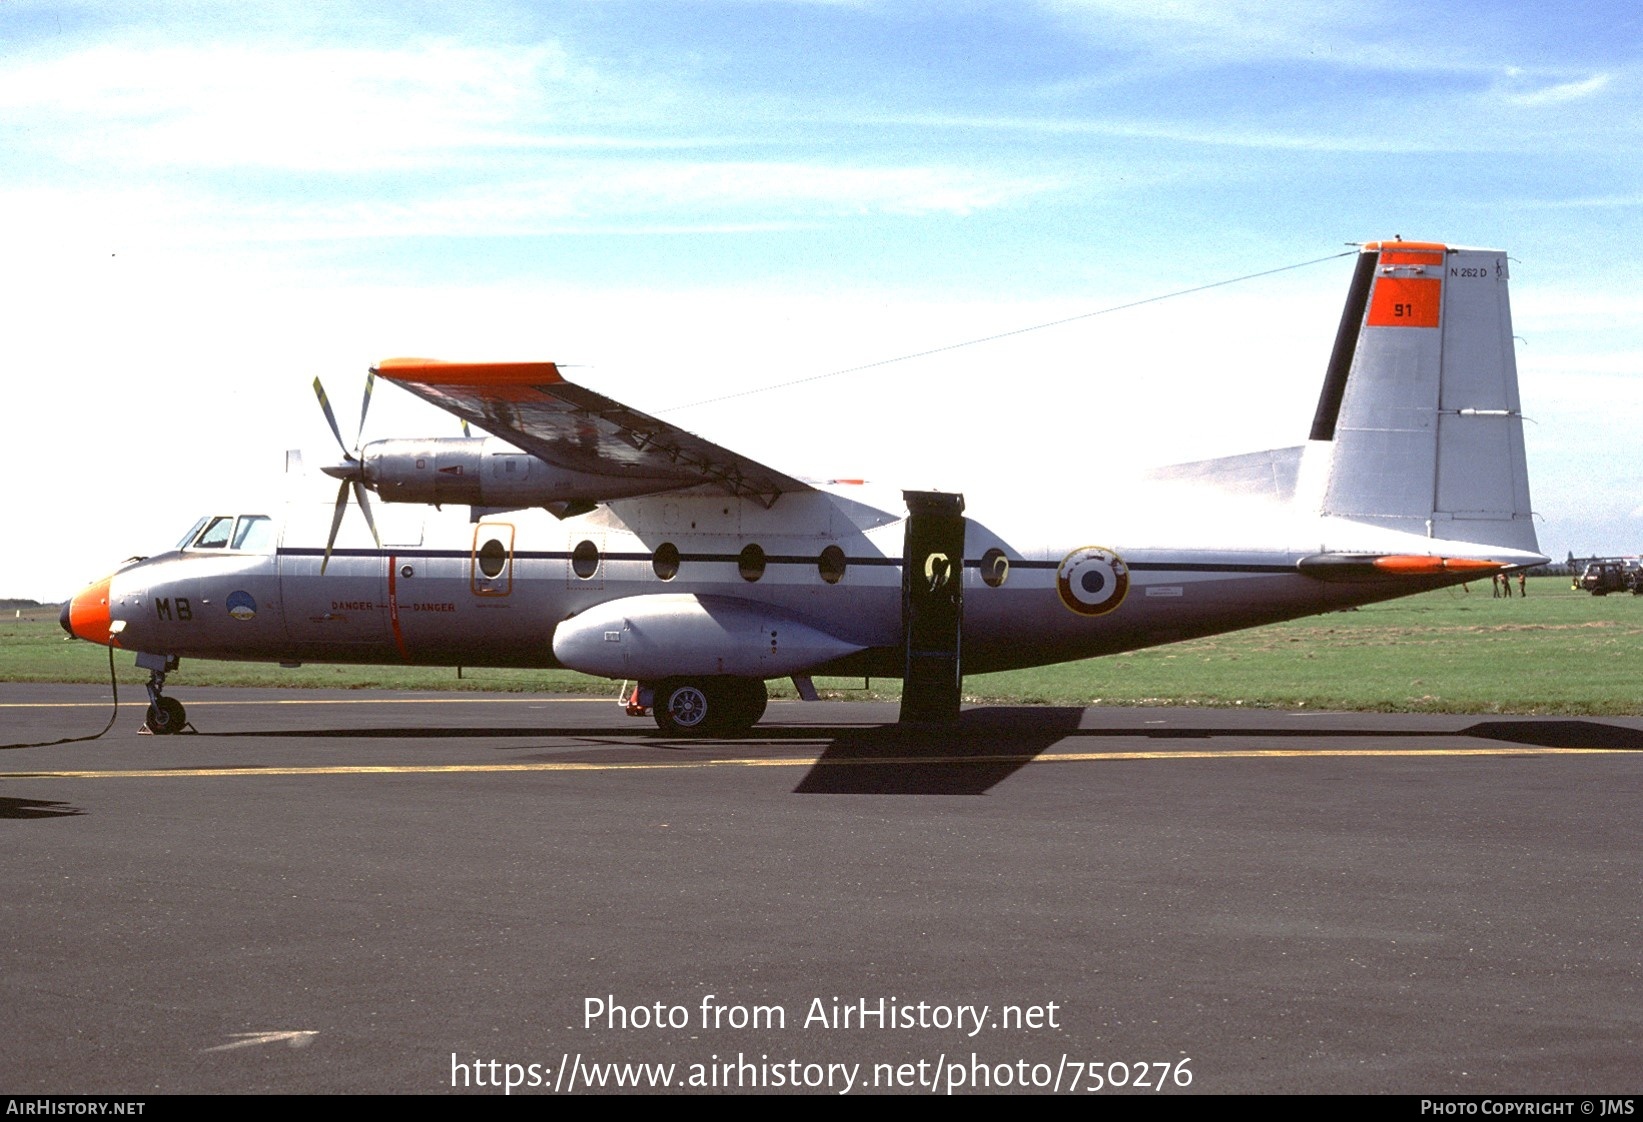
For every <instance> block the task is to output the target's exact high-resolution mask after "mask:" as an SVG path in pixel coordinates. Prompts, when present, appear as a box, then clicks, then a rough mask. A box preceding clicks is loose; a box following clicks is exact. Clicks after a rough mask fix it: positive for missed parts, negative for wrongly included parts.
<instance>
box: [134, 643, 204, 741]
mask: <svg viewBox="0 0 1643 1122" xmlns="http://www.w3.org/2000/svg"><path fill="white" fill-rule="evenodd" d="M137 665H138V666H140V667H143V668H144V669H146V670H147V671H148V682H147V683H146V684H145V686H144V688H145V689H146V690H147V691H148V712H147V713H146V714H144V716H143V729H142V731H143V732H146V733H149V734H151V735H153V736H169V735H171V734H172V733H175V732H182V731H183V729H184V728H191V727H192V726H190V725H189V724H188V712H187V710H185V709H184V708H183V703H182V702H180V701H178V700H177V699H176V698H174V697H166V696H165V694H164V690H165V675H166V671H167V670H174V669H176V667H177V660H176V659H174V658H167V657H165V656H163V655H146V654H139V655H138V656H137Z"/></svg>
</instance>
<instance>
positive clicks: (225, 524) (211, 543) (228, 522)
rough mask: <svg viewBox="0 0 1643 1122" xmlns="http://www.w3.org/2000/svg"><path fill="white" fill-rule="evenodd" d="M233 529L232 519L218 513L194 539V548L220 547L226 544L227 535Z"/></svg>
mask: <svg viewBox="0 0 1643 1122" xmlns="http://www.w3.org/2000/svg"><path fill="white" fill-rule="evenodd" d="M233 531H234V520H233V519H232V518H229V517H227V516H225V515H219V516H217V517H216V518H213V519H212V520H211V521H210V522H209V523H207V524H206V527H205V529H204V530H201V531H200V536H199V537H197V538H195V539H194V548H195V549H221V548H223V547H224V546H226V545H227V544H228V536H229V535H230V534H231V533H233Z"/></svg>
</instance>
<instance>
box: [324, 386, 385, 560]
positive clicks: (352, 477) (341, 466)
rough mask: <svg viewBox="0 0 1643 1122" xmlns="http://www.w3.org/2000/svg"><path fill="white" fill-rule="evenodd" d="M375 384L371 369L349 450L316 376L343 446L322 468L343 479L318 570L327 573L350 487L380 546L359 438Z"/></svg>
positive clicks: (329, 419) (330, 422)
mask: <svg viewBox="0 0 1643 1122" xmlns="http://www.w3.org/2000/svg"><path fill="white" fill-rule="evenodd" d="M375 385H376V372H375V371H372V372H371V373H370V374H367V375H366V376H365V397H364V399H363V400H361V401H360V403H359V429H358V431H357V432H356V434H355V436H354V448H353V451H349V449H348V442H347V441H345V440H343V439H342V430H341V429H340V428H338V427H337V418H336V414H335V413H333V412H332V411H331V399H330V398H328V397H326V396H325V387H324V386H323V385H321V384H320V380H319V379H318V378H315V379H314V396H316V397H318V398H319V407H320V409H321V411H323V412H324V414H325V422H326V424H328V425H330V426H331V435H332V436H334V437H336V438H337V447H339V448H341V449H342V459H341V461H339V462H337V463H334V464H325V465H323V466H322V467H321V468H320V470H321V471H323V472H324V473H325V474H326V475H329V476H331V477H332V478H333V479H339V480H341V481H342V482H341V483H339V484H338V485H337V508H336V512H335V513H334V514H332V515H331V535H330V537H328V538H326V539H325V558H324V560H322V561H321V562H320V565H319V571H320V574H321V575H324V573H325V568H326V566H327V565H329V564H330V563H331V548H332V547H333V546H334V545H336V542H337V531H338V530H340V529H342V514H343V511H345V510H346V509H347V508H348V490H349V488H350V487H352V488H353V491H354V499H355V501H356V502H358V503H359V512H360V513H361V514H363V515H364V516H365V525H367V526H369V527H370V529H371V538H372V539H373V540H374V541H375V542H376V543H377V546H378V547H379V548H380V547H381V545H382V535H380V534H378V533H377V523H376V519H374V518H372V517H371V504H370V502H369V501H368V500H367V499H366V497H365V461H364V459H362V458H361V457H360V455H359V438H360V436H362V435H364V432H365V413H366V411H367V410H369V409H370V407H371V389H372V387H373V386H375Z"/></svg>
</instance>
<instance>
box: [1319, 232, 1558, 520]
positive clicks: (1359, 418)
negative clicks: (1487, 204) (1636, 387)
mask: <svg viewBox="0 0 1643 1122" xmlns="http://www.w3.org/2000/svg"><path fill="white" fill-rule="evenodd" d="M1506 287H1507V264H1506V254H1505V253H1504V252H1502V251H1499V250H1480V249H1455V248H1451V247H1449V246H1444V245H1436V244H1433V243H1429V242H1372V243H1370V244H1368V245H1365V246H1364V247H1363V252H1362V255H1361V256H1360V257H1359V259H1358V269H1357V272H1356V273H1355V274H1354V276H1353V280H1352V288H1351V290H1350V292H1349V294H1348V297H1347V304H1346V309H1345V311H1344V312H1343V314H1342V317H1341V326H1340V331H1339V332H1338V334H1337V335H1336V338H1335V350H1334V353H1333V354H1332V355H1331V357H1330V362H1329V371H1328V374H1327V376H1326V378H1325V381H1324V389H1323V394H1322V396H1321V397H1320V398H1319V401H1318V410H1317V414H1316V416H1315V417H1314V418H1313V423H1312V441H1313V449H1312V451H1313V454H1314V455H1315V454H1316V453H1317V451H1318V446H1319V445H1320V444H1322V445H1327V447H1328V452H1327V460H1328V474H1327V479H1326V480H1325V482H1324V484H1323V497H1322V511H1323V513H1325V514H1330V515H1335V516H1337V517H1340V518H1349V519H1352V520H1353V521H1356V522H1367V523H1371V524H1373V525H1377V526H1386V527H1389V528H1393V529H1399V530H1405V531H1408V532H1410V533H1417V534H1422V535H1424V536H1426V537H1431V538H1443V539H1447V540H1451V541H1464V542H1478V543H1481V544H1484V545H1498V546H1504V547H1508V548H1511V549H1521V550H1527V551H1529V552H1538V550H1539V546H1538V545H1537V543H1536V540H1535V527H1534V518H1533V515H1532V513H1531V511H1530V507H1529V473H1528V468H1527V465H1526V463H1525V460H1524V454H1523V415H1522V412H1521V411H1520V407H1519V403H1518V387H1517V361H1516V357H1515V356H1514V354H1513V350H1512V313H1511V308H1510V306H1509V305H1508V302H1507V297H1506Z"/></svg>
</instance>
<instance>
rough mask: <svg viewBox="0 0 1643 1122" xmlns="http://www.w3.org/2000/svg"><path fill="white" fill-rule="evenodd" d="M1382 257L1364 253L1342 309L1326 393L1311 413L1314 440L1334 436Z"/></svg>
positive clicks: (1324, 389)
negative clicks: (1315, 410) (1376, 270)
mask: <svg viewBox="0 0 1643 1122" xmlns="http://www.w3.org/2000/svg"><path fill="white" fill-rule="evenodd" d="M1380 259H1381V255H1380V254H1379V253H1365V254H1362V255H1361V256H1360V257H1359V258H1358V268H1357V271H1356V272H1354V273H1353V274H1352V287H1351V288H1350V289H1348V290H1347V294H1346V307H1345V308H1343V309H1342V310H1341V326H1340V327H1339V328H1337V329H1336V331H1335V349H1334V350H1333V351H1331V352H1330V353H1329V371H1328V373H1326V374H1325V375H1324V388H1323V392H1322V393H1321V394H1319V395H1318V411H1317V412H1316V413H1314V414H1313V415H1312V439H1313V440H1334V439H1335V422H1336V421H1337V420H1338V419H1339V418H1340V415H1341V399H1342V398H1343V397H1345V396H1346V376H1347V375H1348V374H1350V373H1351V372H1352V355H1353V353H1354V352H1356V351H1357V349H1358V332H1359V331H1361V330H1362V329H1363V313H1364V309H1365V308H1367V307H1368V306H1369V289H1370V286H1371V284H1372V283H1373V282H1374V280H1375V263H1376V262H1378V261H1379V260H1380Z"/></svg>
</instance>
